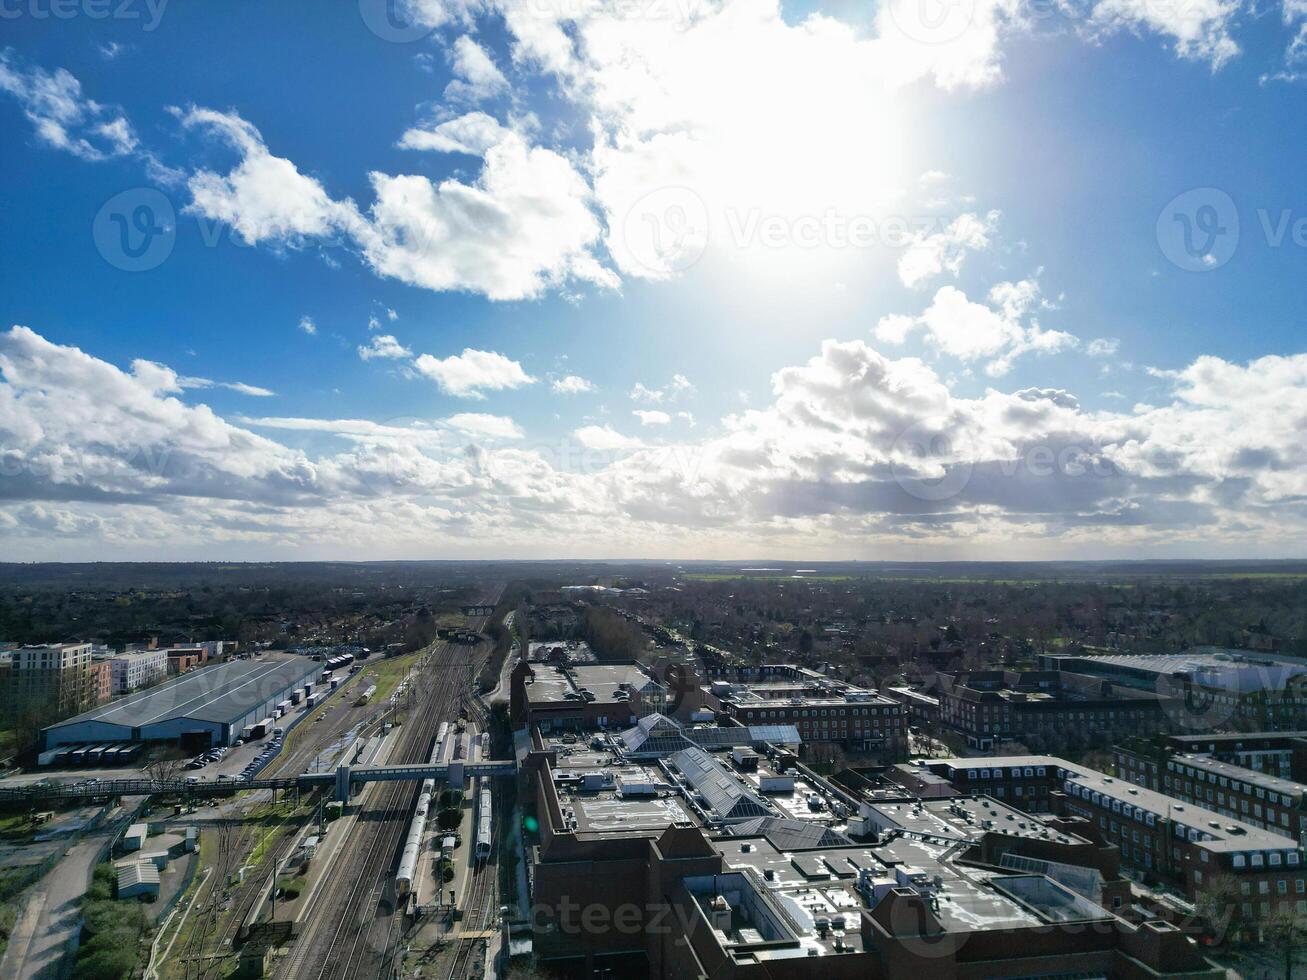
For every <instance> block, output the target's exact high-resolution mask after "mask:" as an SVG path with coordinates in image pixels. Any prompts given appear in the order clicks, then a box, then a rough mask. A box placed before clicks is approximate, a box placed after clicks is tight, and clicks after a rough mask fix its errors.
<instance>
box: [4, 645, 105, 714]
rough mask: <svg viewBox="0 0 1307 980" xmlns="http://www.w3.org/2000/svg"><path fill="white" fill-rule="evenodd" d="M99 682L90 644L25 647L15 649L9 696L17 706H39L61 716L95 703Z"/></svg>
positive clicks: (10, 672) (83, 709) (15, 706)
mask: <svg viewBox="0 0 1307 980" xmlns="http://www.w3.org/2000/svg"><path fill="white" fill-rule="evenodd" d="M96 685H97V678H96V677H95V676H94V675H93V674H92V671H91V644H89V643H53V644H49V645H46V646H23V647H19V648H17V649H16V650H13V651H12V658H11V662H10V670H9V695H10V704H11V705H12V706H13V707H14V708H20V707H24V706H26V707H36V708H41V709H44V710H48V711H51V712H54V713H57V714H58V715H59V716H61V717H62V716H66V715H71V714H76V713H77V712H79V711H85V710H86V709H88V708H92V707H94V706H95V704H96V697H97V688H96Z"/></svg>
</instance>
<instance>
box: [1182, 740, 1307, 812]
mask: <svg viewBox="0 0 1307 980" xmlns="http://www.w3.org/2000/svg"><path fill="white" fill-rule="evenodd" d="M1172 763H1174V765H1175V766H1176V767H1177V769H1184V768H1188V769H1190V770H1194V771H1196V772H1206V773H1212V774H1214V775H1216V776H1217V777H1218V778H1220V777H1224V778H1226V779H1227V780H1229V781H1230V782H1233V783H1247V784H1248V785H1249V786H1255V787H1258V788H1260V789H1264V790H1265V791H1266V792H1268V793H1279V794H1280V795H1281V796H1284V797H1287V798H1288V799H1287V800H1286V802H1289V801H1290V800H1296V799H1298V798H1299V797H1301V796H1302V795H1303V794H1304V793H1307V786H1304V785H1303V784H1302V783H1295V782H1294V781H1293V780H1291V779H1281V778H1280V777H1279V776H1272V775H1269V774H1268V773H1264V772H1258V771H1257V770H1256V769H1248V768H1246V767H1244V766H1237V765H1235V764H1234V763H1232V762H1221V761H1220V760H1219V759H1213V758H1211V757H1210V756H1206V755H1193V754H1190V753H1187V752H1181V753H1178V754H1176V755H1174V756H1172V757H1171V759H1170V760H1169V761H1168V763H1167V766H1168V768H1169V767H1170V766H1171V764H1172ZM1209 781H1210V780H1209Z"/></svg>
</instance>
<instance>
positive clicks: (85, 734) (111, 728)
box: [44, 656, 321, 748]
mask: <svg viewBox="0 0 1307 980" xmlns="http://www.w3.org/2000/svg"><path fill="white" fill-rule="evenodd" d="M320 670H321V665H320V664H317V663H314V662H313V661H312V660H309V659H308V658H307V657H289V656H269V657H261V658H259V659H257V660H235V661H231V662H230V663H225V664H219V665H217V666H215V667H207V668H204V669H202V670H194V671H191V672H190V673H188V674H183V675H182V676H181V677H178V678H176V679H174V680H172V681H169V682H168V683H166V684H161V685H159V686H158V687H154V688H151V689H149V690H147V691H140V692H138V693H136V694H133V695H131V696H129V697H126V698H121V699H120V700H117V701H114V702H112V703H111V704H106V705H104V706H102V707H99V708H96V709H94V710H92V711H87V712H84V713H83V714H80V715H76V716H75V717H72V718H68V719H66V720H65V721H62V722H60V723H59V724H57V725H51V726H50V727H49V728H47V729H45V730H44V734H45V746H46V748H52V747H54V746H57V745H76V744H85V743H92V742H165V741H166V742H171V741H182V742H184V743H185V744H187V745H188V746H189V747H192V748H194V747H197V746H202V745H230V744H231V743H232V741H233V740H235V739H236V738H238V737H239V736H240V734H241V731H242V729H244V728H245V727H246V726H248V725H254V724H257V723H259V722H260V721H263V720H265V719H267V718H270V717H272V716H273V715H274V714H275V712H276V709H277V706H278V705H279V704H280V703H281V702H282V701H284V700H286V699H288V698H289V697H290V695H291V694H292V692H294V691H296V690H299V689H302V688H303V687H304V685H305V683H306V682H308V681H310V680H311V679H312V678H313V677H314V675H315V674H317V673H318V672H319V671H320Z"/></svg>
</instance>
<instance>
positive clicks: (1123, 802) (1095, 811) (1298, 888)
mask: <svg viewBox="0 0 1307 980" xmlns="http://www.w3.org/2000/svg"><path fill="white" fill-rule="evenodd" d="M925 765H926V766H927V767H928V768H930V769H931V770H933V771H935V772H938V773H940V774H941V775H944V776H946V778H948V779H949V780H950V781H951V782H953V784H954V786H955V787H956V788H958V789H960V790H962V791H964V792H968V793H986V794H989V795H993V796H995V797H996V798H998V799H1002V800H1005V801H1006V802H1008V803H1010V804H1012V805H1013V806H1018V807H1021V808H1022V809H1027V810H1031V811H1033V812H1052V813H1057V814H1062V815H1064V816H1069V817H1078V818H1080V819H1082V820H1085V821H1087V822H1088V823H1089V824H1091V825H1092V826H1094V827H1095V828H1097V830H1098V832H1099V833H1100V834H1101V835H1102V837H1103V839H1104V840H1106V841H1108V842H1110V843H1113V844H1116V845H1117V846H1118V847H1119V848H1120V849H1121V860H1122V862H1123V863H1124V864H1127V865H1130V866H1133V867H1134V868H1136V869H1138V870H1139V871H1141V872H1143V874H1144V875H1145V876H1152V877H1155V878H1157V879H1161V880H1168V881H1171V882H1174V883H1176V884H1178V885H1179V886H1180V887H1181V888H1182V889H1183V890H1184V892H1185V894H1186V895H1187V896H1188V897H1189V898H1191V899H1196V898H1197V897H1198V896H1199V895H1200V894H1201V893H1202V891H1203V889H1204V886H1205V885H1206V884H1208V883H1210V882H1211V881H1212V879H1214V878H1215V877H1216V876H1217V875H1220V874H1229V875H1232V876H1233V877H1234V879H1235V881H1236V882H1237V886H1238V889H1239V892H1240V894H1241V895H1242V896H1243V897H1244V898H1245V899H1246V900H1245V901H1243V902H1241V903H1240V906H1241V908H1240V914H1241V917H1242V919H1243V920H1244V921H1246V922H1250V923H1255V922H1256V921H1257V920H1259V919H1265V918H1266V917H1267V916H1269V915H1271V914H1272V913H1273V912H1277V911H1288V912H1291V913H1294V914H1298V915H1307V861H1305V860H1304V858H1305V856H1307V855H1305V853H1304V850H1303V847H1302V845H1301V844H1300V843H1299V842H1298V840H1297V839H1295V838H1294V837H1290V836H1288V835H1287V834H1286V833H1282V832H1280V831H1278V830H1271V829H1267V828H1266V827H1261V826H1257V825H1254V824H1252V823H1249V822H1247V821H1244V820H1242V819H1239V818H1237V817H1233V816H1230V815H1228V814H1223V813H1220V812H1217V811H1216V810H1212V809H1209V808H1207V807H1206V806H1203V805H1200V804H1197V803H1193V802H1186V801H1185V800H1182V799H1180V798H1178V797H1176V796H1174V795H1168V794H1166V793H1163V792H1158V791H1156V790H1151V789H1148V788H1147V787H1143V786H1136V785H1134V784H1132V783H1129V782H1127V781H1125V780H1122V779H1119V778H1116V777H1113V776H1108V775H1106V774H1105V773H1101V772H1098V771H1097V770H1094V769H1088V768H1086V767H1084V766H1079V765H1076V764H1074V763H1071V762H1068V761H1066V760H1065V759H1059V758H1056V757H1053V756H1006V757H1002V758H977V759H944V760H931V761H928V762H926V763H925Z"/></svg>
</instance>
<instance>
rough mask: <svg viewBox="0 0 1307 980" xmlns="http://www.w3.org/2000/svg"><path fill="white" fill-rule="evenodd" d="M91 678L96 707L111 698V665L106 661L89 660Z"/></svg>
mask: <svg viewBox="0 0 1307 980" xmlns="http://www.w3.org/2000/svg"><path fill="white" fill-rule="evenodd" d="M91 678H92V682H93V684H94V687H95V703H96V705H101V704H104V703H105V702H106V701H108V700H109V699H110V698H111V697H113V665H112V664H111V663H109V661H107V660H95V659H92V660H91Z"/></svg>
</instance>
